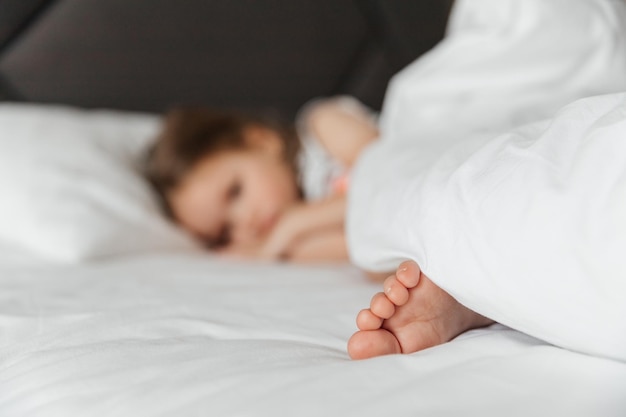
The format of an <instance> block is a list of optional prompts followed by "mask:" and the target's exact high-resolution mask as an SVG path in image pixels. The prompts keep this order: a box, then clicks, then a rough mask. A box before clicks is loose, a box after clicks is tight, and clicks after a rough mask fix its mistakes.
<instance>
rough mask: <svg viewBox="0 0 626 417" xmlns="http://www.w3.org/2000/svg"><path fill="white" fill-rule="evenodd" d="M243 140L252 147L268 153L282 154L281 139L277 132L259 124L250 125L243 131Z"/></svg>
mask: <svg viewBox="0 0 626 417" xmlns="http://www.w3.org/2000/svg"><path fill="white" fill-rule="evenodd" d="M244 137H245V142H246V144H247V145H248V146H250V147H251V148H253V149H257V150H260V151H263V152H267V153H270V154H272V155H282V153H283V146H284V144H283V141H282V139H281V138H280V136H279V134H278V132H276V131H274V130H273V129H269V128H266V127H261V126H251V127H248V128H246V130H245V131H244Z"/></svg>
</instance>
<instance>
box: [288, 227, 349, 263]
mask: <svg viewBox="0 0 626 417" xmlns="http://www.w3.org/2000/svg"><path fill="white" fill-rule="evenodd" d="M286 257H287V260H289V261H292V262H303V263H310V262H319V261H324V262H333V261H345V260H347V259H348V247H347V246H346V236H345V233H344V230H343V227H332V228H327V229H323V230H320V231H317V232H313V233H309V234H307V235H306V236H304V237H303V238H302V239H300V240H298V241H297V242H296V243H295V244H294V245H293V246H291V247H290V248H289V251H288V252H287V253H286Z"/></svg>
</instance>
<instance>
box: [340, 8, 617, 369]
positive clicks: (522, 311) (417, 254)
mask: <svg viewBox="0 0 626 417" xmlns="http://www.w3.org/2000/svg"><path fill="white" fill-rule="evenodd" d="M487 3H489V2H488V1H486V0H485V1H478V2H460V3H459V7H464V8H467V10H466V12H465V13H463V14H458V15H456V16H457V17H458V20H457V21H456V23H457V24H458V26H454V25H453V26H452V28H453V32H452V35H451V37H450V38H449V40H448V42H447V43H445V44H443V45H442V46H441V47H440V48H439V49H436V50H435V51H433V52H432V53H431V55H430V56H428V57H426V58H425V59H424V60H420V61H418V62H416V63H415V64H414V65H413V66H411V67H409V68H407V70H405V71H404V72H402V73H400V74H399V75H398V76H397V77H396V78H395V79H394V81H393V83H392V87H391V89H390V93H389V95H388V96H387V102H386V104H385V106H386V107H385V109H384V111H383V115H382V117H383V131H382V139H381V140H380V141H379V142H378V143H376V144H375V145H373V146H372V147H371V148H370V149H368V150H367V151H366V153H365V155H364V156H363V158H361V159H360V162H359V165H358V166H357V168H356V170H355V174H354V179H353V186H352V189H351V192H350V207H349V212H348V236H349V242H350V245H349V246H350V249H351V254H352V257H353V259H354V261H355V262H356V263H357V264H358V265H360V266H362V267H364V268H367V269H374V270H392V269H394V268H395V267H396V266H397V264H398V263H399V262H400V261H401V260H403V259H406V258H410V259H414V260H416V261H417V262H418V263H419V264H420V265H421V267H422V269H423V270H424V272H425V273H426V274H427V275H428V276H430V277H431V279H433V280H434V281H435V282H436V283H438V284H439V285H440V286H441V287H443V288H444V289H446V290H448V291H449V292H450V293H451V294H452V295H453V296H455V297H456V298H457V299H458V300H460V301H461V302H462V303H463V304H465V305H467V306H468V307H470V308H472V309H474V310H475V311H477V312H479V313H481V314H483V315H485V316H488V317H490V318H492V319H494V320H497V321H498V322H500V323H503V324H506V325H508V326H511V327H513V328H516V329H518V330H521V331H523V332H526V333H528V334H531V335H533V336H536V337H538V338H541V339H543V340H546V341H549V342H551V343H554V344H556V345H558V346H561V347H565V348H569V349H573V350H577V351H581V352H586V353H589V354H593V355H600V356H605V357H610V358H614V359H618V360H622V361H626V320H625V318H626V256H624V254H625V253H626V95H625V94H624V93H614V94H607V95H600V96H596V97H591V98H586V99H581V100H578V101H575V102H573V103H571V104H569V105H567V106H565V107H563V108H562V109H561V110H558V108H557V107H555V106H557V104H558V105H560V106H564V105H566V104H567V103H569V102H570V99H571V98H572V97H576V96H579V97H582V96H584V95H586V94H588V93H590V92H594V93H596V94H599V93H602V92H610V91H620V90H623V91H626V3H624V2H622V1H620V2H612V1H603V0H597V1H584V2H583V1H573V2H567V3H568V5H569V7H571V15H568V16H570V17H572V18H571V19H569V18H564V22H565V23H563V22H559V21H553V22H551V26H550V28H551V29H548V30H547V31H538V30H536V29H537V28H538V27H539V26H540V25H541V23H542V22H543V23H544V24H548V19H547V17H548V16H550V13H548V11H549V9H551V8H552V7H561V6H562V4H563V2H559V1H552V2H534V1H529V2H507V1H504V2H492V3H494V7H493V8H492V9H487V8H484V7H483V8H481V7H476V5H477V4H483V5H485V4H487ZM496 4H497V5H496ZM512 4H516V5H517V7H516V8H511V7H510V6H511V5H512ZM470 6H471V9H470ZM524 10H525V11H526V12H528V13H529V15H531V16H536V18H533V19H530V20H525V19H520V18H519V16H518V15H514V14H513V13H515V12H519V11H524ZM498 13H509V15H507V16H509V17H510V22H508V21H506V19H505V21H506V22H508V23H507V24H504V23H503V24H501V25H500V29H501V30H502V33H503V36H502V37H500V38H498V39H497V40H492V39H491V37H489V36H486V37H485V36H483V35H484V34H485V33H488V32H489V30H493V29H494V27H493V24H492V23H491V22H493V21H492V20H490V19H486V20H485V21H484V22H489V23H484V22H483V21H482V20H481V19H480V17H481V16H482V14H485V15H486V16H487V17H488V16H489V15H491V14H498ZM501 22H502V21H501ZM453 23H454V22H453ZM575 24H579V25H583V26H585V25H586V27H594V28H595V29H597V30H596V31H593V32H590V33H591V34H590V33H586V32H580V31H579V32H577V31H576V30H574V26H573V25H575ZM538 25H539V26H538ZM570 25H572V26H570ZM454 30H457V31H458V32H454ZM552 31H554V32H553V33H552V36H555V37H558V36H559V34H560V35H561V36H563V32H566V33H567V38H566V39H565V40H559V42H561V44H560V47H559V48H554V45H552V47H551V46H550V42H552V40H551V39H553V38H550V37H544V36H543V35H544V34H546V33H548V34H549V33H551V32H552ZM459 33H462V34H463V35H464V36H461V37H460V38H459V37H457V38H455V36H456V35H457V34H459ZM470 35H473V36H470ZM570 36H571V38H570ZM595 37H597V38H595ZM570 41H571V43H570ZM471 45H473V47H472V48H471V49H468V50H467V51H468V52H464V51H465V49H464V48H465V47H468V46H471ZM546 45H547V46H546ZM593 45H595V46H593ZM507 46H508V47H510V49H511V50H512V51H513V50H514V52H510V53H509V52H507V51H509V50H508V49H507ZM514 46H518V47H517V48H514ZM481 47H482V49H481ZM574 48H576V49H574ZM476 50H478V51H482V52H479V53H478V54H475V55H472V54H471V53H470V52H469V51H476ZM549 52H551V53H549ZM520 54H521V55H523V56H524V57H525V60H524V61H523V62H515V61H511V60H510V59H512V58H514V57H517V56H519V55H520ZM567 62H569V64H567V65H566V63H567ZM574 62H578V65H574V64H573V63H574ZM492 65H494V66H496V69H494V70H493V71H492V70H491V69H490V68H492ZM513 66H514V67H515V68H511V70H510V71H503V69H504V68H510V67H513ZM438 70H440V71H438ZM499 71H502V72H499ZM449 73H453V74H457V73H460V77H461V78H460V81H459V78H456V77H452V78H450V77H449V75H450V74H449ZM548 81H550V82H549V83H548ZM457 82H462V86H463V87H462V88H460V87H458V85H457V84H456V83H457ZM546 85H550V86H551V87H549V88H548V87H546ZM582 86H584V87H582ZM439 92H441V94H439ZM434 96H437V97H438V99H437V100H436V101H435V105H432V101H431V98H432V97H434ZM533 119H535V120H536V119H541V120H539V121H536V122H534V123H530V124H525V125H523V126H521V127H517V128H516V127H515V126H516V125H519V123H521V122H528V121H529V120H533Z"/></svg>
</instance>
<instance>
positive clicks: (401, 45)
mask: <svg viewBox="0 0 626 417" xmlns="http://www.w3.org/2000/svg"><path fill="white" fill-rule="evenodd" d="M449 7H450V2H449V1H446V0H56V1H46V0H0V99H3V100H23V101H33V102H54V103H64V104H71V105H78V106H83V107H109V108H118V109H127V110H143V111H162V110H164V109H166V108H167V107H169V106H171V105H173V104H177V103H197V104H207V105H215V106H226V107H234V108H247V109H251V108H273V109H276V110H277V111H279V112H281V113H283V114H284V115H286V116H292V115H293V113H294V112H295V110H296V109H297V108H298V107H299V106H301V105H302V104H303V103H304V102H305V101H306V100H308V99H310V98H312V97H315V96H320V95H331V94H339V93H347V94H352V95H355V96H357V97H359V98H360V99H361V100H363V101H364V102H365V103H367V104H369V105H370V106H372V107H374V108H379V107H380V104H381V102H382V98H383V94H384V91H385V87H386V84H387V82H388V80H389V78H390V77H391V75H393V74H394V73H395V72H397V71H398V70H399V69H401V68H402V67H404V66H405V65H406V64H408V63H409V62H411V61H412V60H413V59H415V58H416V57H417V56H419V55H420V54H422V53H423V52H425V51H426V50H428V49H430V48H431V47H432V46H433V45H434V44H435V43H436V42H437V41H439V40H440V39H441V37H442V36H443V31H444V27H445V21H446V18H447V15H448V11H449Z"/></svg>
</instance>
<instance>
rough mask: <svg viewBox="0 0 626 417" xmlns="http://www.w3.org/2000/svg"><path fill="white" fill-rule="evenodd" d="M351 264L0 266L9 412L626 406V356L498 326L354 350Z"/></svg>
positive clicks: (0, 373) (0, 353) (159, 259)
mask: <svg viewBox="0 0 626 417" xmlns="http://www.w3.org/2000/svg"><path fill="white" fill-rule="evenodd" d="M378 288H379V286H378V285H374V284H371V283H368V282H367V281H366V280H365V279H364V277H363V276H362V275H361V273H360V272H358V271H357V270H355V269H353V268H352V267H349V266H342V265H335V266H332V265H329V266H318V267H296V266H286V265H270V264H254V263H242V262H236V261H225V260H218V259H214V258H212V257H210V256H200V255H197V254H196V255H191V254H187V255H184V254H162V255H161V256H153V257H133V258H128V259H125V260H123V259H120V260H116V261H107V262H101V263H92V264H83V265H75V266H54V265H48V264H42V263H39V264H33V263H32V262H31V263H29V262H28V261H27V260H26V259H25V258H22V259H19V260H18V259H17V258H12V260H11V261H10V262H9V261H8V260H5V261H4V262H3V263H2V264H1V266H0V323H1V324H0V415H1V416H11V417H23V416H38V417H41V416H45V417H52V416H55V417H56V416H59V417H73V416H81V417H82V416H90V417H101V416H142V417H151V416H174V415H176V416H183V415H184V416H207V415H212V416H268V417H276V416H295V415H297V416H320V415H325V416H352V415H354V416H380V415H401V416H416V415H424V416H458V415H464V416H502V415H507V416H528V415H567V416H572V417H575V416H581V417H582V416H590V415H601V416H615V417H618V416H623V415H624V412H625V411H626V398H625V397H624V395H623V393H624V387H625V386H626V364H624V363H619V362H615V361H611V360H607V359H601V358H596V357H592V356H587V355H583V354H579V353H574V352H571V351H568V350H564V349H560V348H557V347H554V346H551V345H549V344H547V343H545V342H542V341H539V340H537V339H534V338H532V337H530V336H527V335H525V334H522V333H519V332H517V331H514V330H511V329H509V328H507V327H504V326H501V325H494V326H492V327H490V328H487V329H481V330H476V331H471V332H468V333H466V334H464V335H461V336H460V337H458V338H457V339H455V340H454V341H452V342H450V343H447V344H444V345H441V346H438V347H435V348H432V349H428V350H425V351H422V352H419V353H415V354H411V355H404V356H402V355H391V356H385V357H380V358H375V359H371V360H365V361H350V360H349V358H348V355H347V354H346V352H345V344H346V341H347V339H348V338H349V336H350V335H351V334H352V332H353V331H354V330H355V325H354V317H355V315H356V313H357V311H358V310H359V309H360V308H362V307H363V306H365V305H366V304H367V303H368V301H369V298H370V297H371V295H372V294H373V293H374V291H376V290H378Z"/></svg>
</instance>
